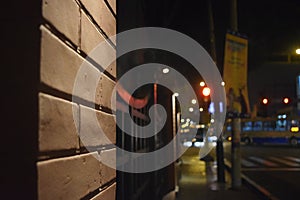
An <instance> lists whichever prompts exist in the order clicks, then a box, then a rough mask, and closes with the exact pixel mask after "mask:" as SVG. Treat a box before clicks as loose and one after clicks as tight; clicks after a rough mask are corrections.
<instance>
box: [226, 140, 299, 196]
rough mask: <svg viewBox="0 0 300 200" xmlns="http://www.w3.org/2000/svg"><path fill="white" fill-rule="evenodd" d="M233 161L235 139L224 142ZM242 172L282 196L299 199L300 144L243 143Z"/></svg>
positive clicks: (275, 194) (228, 155)
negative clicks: (232, 153) (232, 145)
mask: <svg viewBox="0 0 300 200" xmlns="http://www.w3.org/2000/svg"><path fill="white" fill-rule="evenodd" d="M224 152H225V158H226V160H227V161H229V162H230V159H231V157H230V152H231V143H229V142H224ZM241 166H242V174H244V175H246V176H247V177H248V178H250V179H251V180H253V181H254V182H255V183H257V184H258V185H260V186H261V187H263V188H265V189H266V190H267V191H269V192H270V193H271V194H272V195H273V196H275V197H276V198H278V199H299V180H300V147H291V146H290V145H271V144H265V145H244V144H242V145H241Z"/></svg>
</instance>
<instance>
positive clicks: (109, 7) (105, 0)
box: [104, 0, 117, 19]
mask: <svg viewBox="0 0 300 200" xmlns="http://www.w3.org/2000/svg"><path fill="white" fill-rule="evenodd" d="M104 3H105V4H106V6H107V8H108V9H109V10H110V12H111V14H112V15H113V16H114V17H115V19H117V15H116V13H115V12H114V10H113V9H112V7H111V6H110V4H109V2H108V1H107V0H104Z"/></svg>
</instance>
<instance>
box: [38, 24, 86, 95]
mask: <svg viewBox="0 0 300 200" xmlns="http://www.w3.org/2000/svg"><path fill="white" fill-rule="evenodd" d="M41 31H42V46H41V72H40V73H41V81H42V82H43V83H45V84H47V85H49V86H50V87H53V88H55V89H58V90H60V91H63V92H66V93H68V94H72V90H73V84H74V81H75V77H76V73H77V71H78V69H79V68H80V66H81V64H82V63H83V61H84V59H83V58H82V57H80V56H79V55H78V54H76V52H75V51H73V50H72V49H71V48H69V47H68V46H67V45H65V44H64V43H63V42H62V41H60V40H59V39H58V38H57V37H55V35H53V34H52V33H51V32H50V31H49V30H47V29H46V28H45V27H43V26H42V27H41Z"/></svg>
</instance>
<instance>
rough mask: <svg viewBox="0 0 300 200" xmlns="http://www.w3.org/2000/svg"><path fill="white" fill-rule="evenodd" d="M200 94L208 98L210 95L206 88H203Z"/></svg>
mask: <svg viewBox="0 0 300 200" xmlns="http://www.w3.org/2000/svg"><path fill="white" fill-rule="evenodd" d="M202 94H203V95H204V96H205V97H208V96H209V95H210V89H209V88H208V87H205V88H203V90H202Z"/></svg>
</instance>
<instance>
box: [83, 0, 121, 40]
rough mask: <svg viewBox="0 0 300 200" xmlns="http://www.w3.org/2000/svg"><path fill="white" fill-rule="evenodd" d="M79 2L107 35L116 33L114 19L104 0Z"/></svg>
mask: <svg viewBox="0 0 300 200" xmlns="http://www.w3.org/2000/svg"><path fill="white" fill-rule="evenodd" d="M81 2H82V4H83V5H84V6H85V7H86V9H87V10H88V11H89V13H90V14H91V15H92V16H93V18H94V19H95V21H96V22H97V24H98V25H99V26H100V27H101V29H102V30H103V31H104V32H105V33H106V35H108V37H110V36H113V35H115V34H116V19H115V17H114V16H113V15H112V13H111V12H110V10H109V8H108V7H107V6H106V4H105V2H104V0H81Z"/></svg>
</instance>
